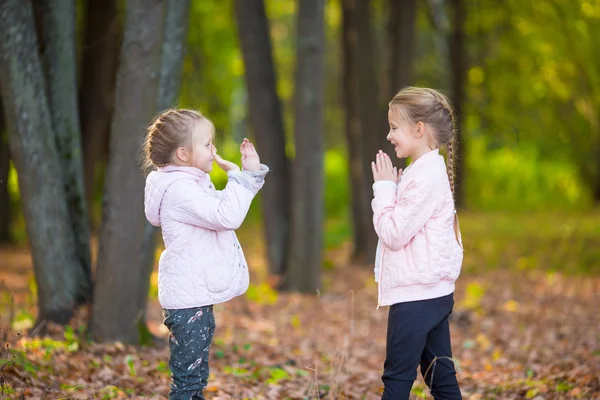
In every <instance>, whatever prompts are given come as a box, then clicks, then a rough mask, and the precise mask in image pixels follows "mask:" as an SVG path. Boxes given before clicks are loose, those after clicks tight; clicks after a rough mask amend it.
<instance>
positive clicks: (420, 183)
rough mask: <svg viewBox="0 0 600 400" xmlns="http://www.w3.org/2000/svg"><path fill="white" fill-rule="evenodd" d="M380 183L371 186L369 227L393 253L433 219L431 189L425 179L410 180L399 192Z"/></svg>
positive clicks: (431, 186) (389, 185)
mask: <svg viewBox="0 0 600 400" xmlns="http://www.w3.org/2000/svg"><path fill="white" fill-rule="evenodd" d="M381 183H382V182H376V183H375V184H374V185H373V191H374V198H373V201H372V203H371V206H372V207H373V225H374V226H375V231H376V232H377V235H378V236H379V239H380V240H381V241H382V242H383V244H384V245H385V246H386V247H388V248H389V249H391V250H394V251H397V250H400V249H402V248H403V247H404V246H406V245H407V244H408V243H409V242H410V241H411V240H412V238H413V237H415V235H416V234H417V232H419V231H420V230H421V229H423V227H424V226H425V224H426V223H427V221H428V220H429V219H430V218H431V217H432V216H433V214H434V212H435V209H436V203H435V197H434V196H433V191H434V188H433V185H432V184H431V183H430V182H427V181H425V180H413V181H411V182H409V183H408V184H407V186H406V187H404V188H402V189H398V188H397V187H396V185H393V186H392V185H391V184H385V185H382V184H381ZM390 183H392V184H393V182H390Z"/></svg>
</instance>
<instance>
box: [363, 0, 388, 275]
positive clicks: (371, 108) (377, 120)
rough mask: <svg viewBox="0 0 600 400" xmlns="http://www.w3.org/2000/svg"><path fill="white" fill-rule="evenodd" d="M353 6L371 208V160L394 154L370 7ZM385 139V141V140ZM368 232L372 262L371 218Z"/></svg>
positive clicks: (365, 3) (367, 194)
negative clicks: (381, 96) (379, 79)
mask: <svg viewBox="0 0 600 400" xmlns="http://www.w3.org/2000/svg"><path fill="white" fill-rule="evenodd" d="M354 2H355V6H356V38H357V41H356V42H357V44H358V48H359V49H361V50H360V54H359V55H358V57H357V71H358V77H357V78H358V79H357V84H358V93H359V95H358V101H357V103H358V116H359V118H360V131H361V137H362V168H363V175H364V178H365V183H364V185H363V194H362V196H363V199H362V201H363V202H364V203H366V204H368V206H369V213H370V215H372V214H371V213H372V211H371V200H372V199H373V191H372V183H373V173H372V171H371V161H373V160H374V159H375V154H376V153H377V151H378V150H379V149H381V150H383V151H386V152H387V153H388V154H390V157H392V159H394V158H395V155H393V154H391V153H390V150H393V149H392V148H391V144H390V143H389V142H387V141H386V139H385V137H386V135H387V124H386V129H383V128H382V126H383V124H384V123H385V122H386V121H387V108H382V107H380V105H379V85H378V84H377V77H376V74H375V69H374V64H373V61H372V60H373V59H374V58H375V54H374V51H373V44H374V35H373V29H372V27H371V16H370V14H371V13H370V10H369V0H354ZM385 142H387V144H386V143H385ZM369 221H370V224H369V227H368V231H366V238H367V241H366V243H365V244H366V253H365V254H366V257H367V260H366V261H367V262H368V263H369V264H372V263H373V262H375V251H376V248H377V235H376V233H375V228H374V227H373V222H372V219H370V220H369Z"/></svg>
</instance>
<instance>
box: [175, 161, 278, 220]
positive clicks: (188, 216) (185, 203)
mask: <svg viewBox="0 0 600 400" xmlns="http://www.w3.org/2000/svg"><path fill="white" fill-rule="evenodd" d="M262 167H263V168H262V169H261V171H259V172H254V173H250V172H245V171H230V172H228V174H227V175H228V182H227V185H226V186H225V188H224V189H223V190H222V191H220V192H219V194H218V196H217V197H215V196H213V195H211V194H209V193H206V192H205V191H204V190H203V189H202V188H201V187H199V186H198V185H196V184H195V183H194V182H192V181H189V180H181V181H178V182H175V183H174V184H173V185H172V187H171V188H169V191H170V192H171V193H170V196H172V197H171V198H172V199H173V205H172V207H171V212H170V215H171V217H172V218H173V219H174V220H176V221H179V222H183V223H186V224H190V225H195V226H199V227H202V228H206V229H211V230H215V231H225V230H226V231H230V230H235V229H238V228H239V227H240V225H241V224H242V222H244V219H245V218H246V215H247V214H248V210H249V209H250V204H252V200H253V199H254V197H255V196H256V194H257V193H258V191H259V190H260V189H261V188H262V186H263V184H264V177H265V175H266V174H267V172H268V168H267V167H266V166H262Z"/></svg>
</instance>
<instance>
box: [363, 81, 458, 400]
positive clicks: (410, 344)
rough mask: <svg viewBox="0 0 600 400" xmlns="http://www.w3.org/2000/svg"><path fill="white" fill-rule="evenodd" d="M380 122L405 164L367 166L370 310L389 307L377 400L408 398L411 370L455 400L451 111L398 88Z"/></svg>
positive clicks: (437, 97) (418, 92) (386, 161)
mask: <svg viewBox="0 0 600 400" xmlns="http://www.w3.org/2000/svg"><path fill="white" fill-rule="evenodd" d="M388 120H389V125H390V131H389V133H388V135H387V139H388V140H389V141H390V142H391V143H392V144H393V145H394V150H395V152H396V156H397V157H398V158H408V157H410V158H411V159H412V163H411V164H410V165H409V166H408V167H407V168H405V169H404V171H402V170H399V171H398V170H397V169H396V167H394V166H393V165H392V161H391V159H390V157H389V156H388V155H387V154H385V153H384V152H382V151H381V150H380V151H379V152H378V153H377V155H376V158H375V161H374V162H373V163H372V165H371V167H372V170H373V178H374V180H375V183H374V184H373V192H374V198H373V201H372V207H373V224H374V226H375V231H376V232H377V235H378V236H379V244H378V247H377V255H376V260H375V281H376V282H377V283H378V297H379V305H378V308H379V306H390V309H389V317H388V327H387V345H386V359H385V363H384V373H383V377H382V381H383V383H384V392H383V397H382V399H384V400H389V399H395V400H396V399H408V398H409V395H410V390H411V388H412V385H413V382H414V380H415V379H416V377H417V367H418V366H419V365H420V366H421V374H422V375H423V378H424V379H425V382H426V383H427V385H428V386H429V388H430V389H431V394H432V395H433V397H434V398H435V399H461V398H462V397H461V394H460V389H459V387H458V382H457V380H456V371H455V368H454V363H453V361H452V349H451V344H450V328H449V325H448V318H449V316H450V313H451V312H452V308H453V306H454V283H455V281H456V279H457V278H458V276H459V275H460V270H461V266H462V260H463V248H462V239H461V234H460V228H459V225H458V216H457V214H456V207H455V202H454V168H453V167H454V164H453V162H454V160H455V158H456V157H455V153H454V152H455V151H456V149H457V147H458V146H457V143H456V134H455V131H456V126H455V119H454V114H453V110H452V107H451V106H450V103H449V101H448V99H447V98H446V97H445V96H444V95H443V94H442V93H440V92H438V91H436V90H433V89H428V88H416V87H406V88H403V89H402V90H400V92H398V93H397V94H396V95H395V96H394V98H393V99H392V101H391V102H390V103H389V112H388ZM440 148H445V149H446V153H447V158H448V162H447V164H446V163H445V161H444V158H443V156H442V155H441V154H440V153H439V149H440Z"/></svg>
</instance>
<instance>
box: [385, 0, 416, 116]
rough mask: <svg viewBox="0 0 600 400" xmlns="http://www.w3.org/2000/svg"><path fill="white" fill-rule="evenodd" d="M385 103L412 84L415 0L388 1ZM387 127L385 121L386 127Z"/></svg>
mask: <svg viewBox="0 0 600 400" xmlns="http://www.w3.org/2000/svg"><path fill="white" fill-rule="evenodd" d="M388 4H389V19H388V24H387V25H388V26H387V36H388V46H387V47H388V49H389V56H388V70H387V73H386V76H387V81H388V85H387V91H386V99H387V101H390V100H392V97H394V95H395V94H396V93H397V92H398V91H399V90H400V89H402V87H403V86H408V85H411V84H412V81H413V79H412V72H413V71H412V70H413V63H414V48H415V23H416V20H417V7H418V5H417V0H404V1H399V0H389V1H388ZM385 126H387V121H386V125H385Z"/></svg>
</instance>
